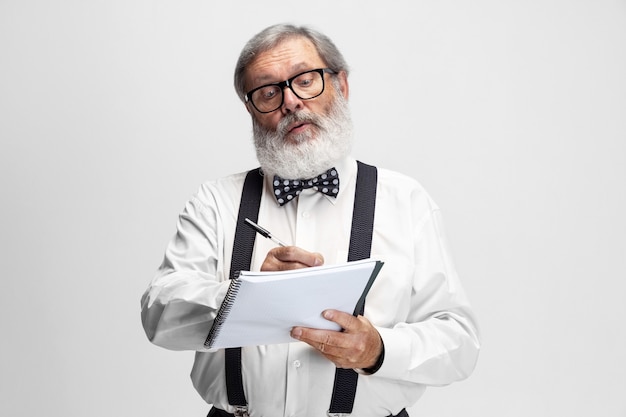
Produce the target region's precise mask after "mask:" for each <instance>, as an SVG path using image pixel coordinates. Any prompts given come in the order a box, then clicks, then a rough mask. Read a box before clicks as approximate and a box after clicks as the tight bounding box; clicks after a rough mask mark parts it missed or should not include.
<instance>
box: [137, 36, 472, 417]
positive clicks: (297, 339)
mask: <svg viewBox="0 0 626 417" xmlns="http://www.w3.org/2000/svg"><path fill="white" fill-rule="evenodd" d="M235 88H236V90H237V93H238V95H239V96H240V97H241V99H242V101H243V102H244V104H245V107H246V110H247V111H248V113H249V114H250V116H251V119H252V125H253V132H254V143H255V146H256V153H257V158H258V160H259V163H260V169H257V170H252V171H250V172H249V173H239V174H234V175H230V176H226V177H224V178H221V179H216V180H212V181H208V182H206V183H205V184H203V185H202V186H201V187H200V189H199V191H198V192H197V194H196V195H194V196H193V197H192V198H191V199H190V200H189V201H188V203H187V204H186V206H185V208H184V211H183V212H182V214H181V215H180V217H179V221H178V225H177V233H176V235H175V237H174V238H173V239H172V240H171V242H170V244H169V246H168V247H167V249H166V252H165V256H164V260H163V263H162V265H161V267H160V268H159V270H158V273H157V275H156V277H155V278H154V279H153V281H152V282H151V284H150V286H149V287H148V289H147V290H146V292H145V294H144V295H143V297H142V304H141V305H142V322H143V325H144V328H145V331H146V334H147V336H148V338H149V339H150V340H151V341H152V342H153V343H155V344H157V345H159V346H162V347H164V348H167V349H172V350H194V351H196V357H195V362H194V366H193V370H192V374H191V378H192V381H193V385H194V387H195V388H196V390H197V391H198V393H199V394H200V395H201V396H202V398H204V399H205V400H206V402H207V403H209V404H212V405H213V408H212V409H211V411H210V413H209V415H210V416H228V415H233V414H235V415H250V416H253V417H255V416H259V417H260V416H265V417H277V416H293V417H310V416H323V415H326V414H327V413H328V415H347V414H349V413H352V414H353V415H355V416H358V417H369V416H372V417H383V416H396V415H403V416H406V415H407V413H406V410H405V408H406V407H409V406H411V405H412V404H414V403H415V402H416V401H417V400H418V399H419V398H420V396H421V395H422V394H423V393H424V391H425V389H426V387H427V386H429V385H437V386H440V385H446V384H450V383H452V382H454V381H458V380H462V379H464V378H466V377H468V376H469V375H470V374H471V372H472V371H473V369H474V366H475V363H476V360H477V357H478V352H479V338H478V331H477V325H476V321H475V318H474V315H473V313H472V311H471V308H470V305H469V303H468V300H467V298H466V296H465V294H464V292H463V289H462V287H461V284H460V282H459V279H458V277H457V274H456V271H455V269H454V266H453V263H452V261H451V259H450V253H449V251H448V248H447V246H446V241H445V237H444V234H443V226H442V221H441V214H440V211H439V209H438V207H437V206H436V204H435V203H434V202H433V201H432V199H431V198H430V197H429V195H428V194H427V193H426V192H425V190H424V189H423V188H422V187H421V186H420V185H419V183H417V182H416V181H415V180H413V179H411V178H409V177H407V176H405V175H402V174H399V173H396V172H393V171H390V170H386V169H382V168H378V169H377V168H375V167H372V166H369V165H366V164H362V163H361V162H360V161H356V160H355V159H353V158H352V157H351V156H350V151H351V145H352V124H351V123H352V122H351V118H350V112H349V108H348V104H347V101H348V96H349V88H348V68H347V65H346V63H345V61H344V58H343V57H342V55H341V53H340V52H339V51H338V49H337V48H336V47H335V45H334V44H333V42H332V41H331V40H330V39H328V38H327V37H326V36H324V35H323V34H321V33H318V32H317V31H314V30H312V29H310V28H306V27H295V26H292V25H276V26H272V27H269V28H267V29H265V30H263V31H262V32H260V33H258V34H257V35H256V36H255V37H253V38H252V39H251V40H250V41H249V42H248V43H247V45H246V46H245V47H244V49H243V51H242V52H241V55H240V57H239V61H238V63H237V67H236V70H235ZM320 174H322V176H321V177H320V179H317V176H318V175H320ZM249 177H256V178H257V180H258V184H260V185H259V186H258V188H259V190H258V193H259V201H258V202H256V203H254V204H249V203H248V202H247V200H246V202H244V203H241V201H242V198H244V195H245V194H246V193H245V192H242V190H243V188H244V182H245V181H247V178H249ZM363 178H369V180H367V181H366V180H363ZM300 184H304V185H305V187H304V188H302V189H294V186H297V185H300ZM308 184H310V185H313V186H307V185H308ZM359 184H360V185H359ZM362 196H369V197H371V198H370V199H371V200H372V201H371V202H369V203H365V201H367V198H362ZM251 206H254V212H255V213H256V214H255V216H258V217H255V218H257V219H258V223H259V224H261V225H263V226H264V227H267V229H269V230H271V231H272V232H273V234H275V235H276V236H279V237H280V238H281V239H282V240H283V241H285V242H286V243H287V245H286V246H276V245H275V244H274V243H273V242H271V241H270V240H268V239H263V238H259V239H256V241H254V242H253V243H251V244H242V243H241V242H239V241H238V242H235V240H238V239H240V237H237V238H236V237H235V236H236V232H237V227H238V224H240V223H241V221H242V219H241V215H239V218H238V213H239V212H240V209H249V208H250V207H251ZM362 206H368V207H370V208H371V210H372V213H373V214H372V215H370V217H371V218H372V219H371V221H370V223H369V224H370V226H368V227H365V229H367V230H366V232H369V237H367V238H366V239H361V238H357V239H352V240H351V234H352V233H355V230H354V229H355V227H354V226H353V217H357V213H360V212H361V211H363V210H364V209H363V207H362ZM364 217H367V216H364ZM365 235H366V236H367V233H366V234H365ZM365 241H367V242H365ZM359 245H365V246H367V248H366V253H367V254H368V255H370V256H371V257H372V258H376V259H380V260H382V261H384V267H383V268H382V270H381V272H380V274H379V275H378V277H377V279H376V281H375V282H374V284H373V286H372V288H371V289H370V291H369V295H368V297H367V301H366V304H365V310H364V312H362V314H356V315H351V314H348V313H345V312H340V311H337V310H325V311H323V312H322V311H320V314H322V315H323V317H324V318H325V319H326V320H329V321H332V322H335V323H337V324H338V325H339V326H340V327H341V329H342V331H330V330H321V329H312V328H303V327H293V328H292V329H291V337H292V338H293V342H292V343H286V344H273V345H265V346H253V347H244V348H240V349H219V350H214V351H213V350H207V349H206V348H205V346H204V342H205V338H206V336H207V332H208V330H209V329H210V327H211V325H212V323H213V320H214V318H215V316H216V313H217V311H218V309H219V307H220V304H221V303H222V301H223V299H224V296H225V293H226V290H227V287H228V285H229V277H232V276H233V275H232V273H233V270H234V269H236V267H235V266H234V265H239V264H237V263H236V262H239V261H240V259H241V258H242V257H243V252H245V251H246V250H248V251H249V253H250V255H249V259H248V260H247V261H245V260H244V264H243V265H244V268H245V267H247V266H248V265H249V268H250V269H251V270H268V271H271V270H274V271H278V270H286V269H295V268H307V267H311V266H318V265H322V264H337V263H343V262H346V261H347V260H350V254H351V253H352V250H353V246H359ZM248 246H249V248H247V247H248ZM242 247H246V248H247V249H246V250H243V249H242ZM231 262H235V263H233V264H232V265H231ZM328 291H332V288H329V289H328ZM293 297H295V298H303V299H304V298H306V297H307V294H306V293H298V294H293ZM259 314H263V312H262V311H260V312H259Z"/></svg>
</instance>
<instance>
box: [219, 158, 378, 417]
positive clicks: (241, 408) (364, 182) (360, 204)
mask: <svg viewBox="0 0 626 417" xmlns="http://www.w3.org/2000/svg"><path fill="white" fill-rule="evenodd" d="M357 167H358V171H357V179H356V191H355V196H354V210H353V214H352V231H351V234H350V248H349V251H348V261H357V260H360V259H367V258H369V257H370V251H371V245H372V233H373V225H374V211H375V202H376V181H377V179H378V173H377V170H376V167H374V166H371V165H367V164H364V163H362V162H360V161H357ZM262 191H263V176H262V175H261V172H260V169H259V168H257V169H254V170H252V171H249V172H248V174H247V176H246V179H245V182H244V186H243V191H242V193H241V203H240V205H239V213H238V218H237V226H236V229H235V241H234V245H233V256H232V260H231V268H230V278H231V279H232V278H233V277H234V276H235V273H236V272H237V271H241V270H247V269H249V268H250V264H251V261H252V251H253V249H254V239H255V237H256V236H255V232H254V231H253V230H252V229H251V228H249V227H246V225H245V223H244V219H245V218H246V217H248V218H249V219H250V220H252V221H254V222H256V221H257V220H258V215H259V205H260V202H261V194H262ZM363 310H364V304H362V303H359V306H357V309H356V310H355V311H354V314H355V315H358V314H363ZM225 355H226V364H225V366H226V368H225V372H226V390H227V393H228V402H229V403H230V404H231V405H233V406H235V407H236V408H237V413H236V414H235V415H247V400H246V396H245V394H244V391H243V379H242V374H241V348H229V349H226V351H225ZM357 381H358V374H357V373H356V372H354V371H353V370H352V369H341V368H337V370H336V373H335V384H334V386H333V395H332V399H331V403H330V408H329V412H330V413H331V414H332V413H344V414H349V413H351V412H352V408H353V405H354V397H355V395H356V386H357Z"/></svg>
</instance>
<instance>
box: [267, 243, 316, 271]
mask: <svg viewBox="0 0 626 417" xmlns="http://www.w3.org/2000/svg"><path fill="white" fill-rule="evenodd" d="M323 264H324V257H323V256H322V254H320V253H315V252H309V251H306V250H304V249H302V248H299V247H297V246H278V247H275V248H273V249H271V250H270V251H269V252H268V253H267V256H266V257H265V260H264V261H263V265H261V271H285V270H288V269H300V268H308V267H310V266H320V265H323Z"/></svg>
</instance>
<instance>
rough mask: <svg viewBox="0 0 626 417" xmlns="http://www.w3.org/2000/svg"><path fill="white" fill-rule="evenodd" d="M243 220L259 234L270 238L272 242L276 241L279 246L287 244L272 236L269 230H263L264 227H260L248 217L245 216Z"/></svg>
mask: <svg viewBox="0 0 626 417" xmlns="http://www.w3.org/2000/svg"><path fill="white" fill-rule="evenodd" d="M245 222H246V224H247V225H248V226H250V227H251V228H253V229H254V230H255V231H256V232H257V233H258V234H260V235H261V236H263V237H266V238H268V239H270V240H272V241H273V242H274V243H276V244H277V245H279V246H287V244H285V243H283V242H282V241H281V240H280V239H277V238H275V237H274V236H272V234H271V233H270V232H268V231H267V230H265V229H264V228H262V227H261V226H259V225H258V224H256V223H255V222H253V221H252V220H250V219H249V218H247V217H246V219H245Z"/></svg>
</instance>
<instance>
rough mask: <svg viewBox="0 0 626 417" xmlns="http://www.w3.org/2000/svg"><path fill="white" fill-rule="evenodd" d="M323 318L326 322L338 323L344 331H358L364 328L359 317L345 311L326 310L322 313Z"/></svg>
mask: <svg viewBox="0 0 626 417" xmlns="http://www.w3.org/2000/svg"><path fill="white" fill-rule="evenodd" d="M322 317H324V318H325V319H326V320H329V321H332V322H335V323H337V324H338V325H339V326H340V327H341V328H342V329H344V330H345V331H348V332H350V331H353V330H358V329H359V328H361V327H362V326H361V325H362V323H361V321H360V320H358V319H357V317H355V316H354V315H352V314H349V313H346V312H344V311H339V310H333V309H329V310H324V311H323V312H322Z"/></svg>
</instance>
